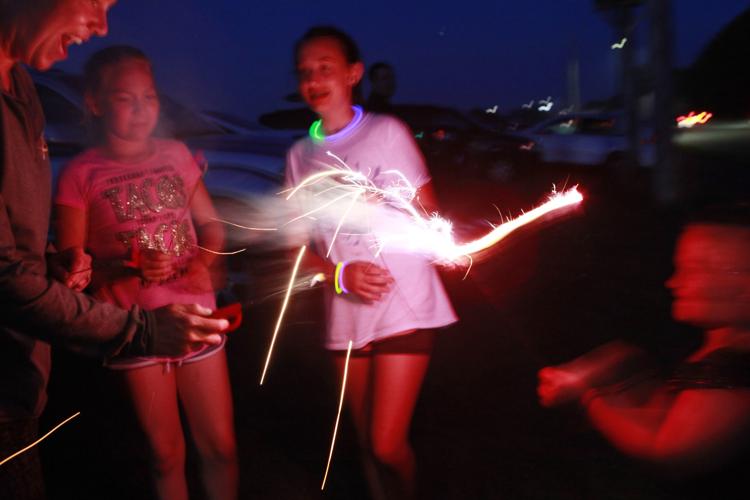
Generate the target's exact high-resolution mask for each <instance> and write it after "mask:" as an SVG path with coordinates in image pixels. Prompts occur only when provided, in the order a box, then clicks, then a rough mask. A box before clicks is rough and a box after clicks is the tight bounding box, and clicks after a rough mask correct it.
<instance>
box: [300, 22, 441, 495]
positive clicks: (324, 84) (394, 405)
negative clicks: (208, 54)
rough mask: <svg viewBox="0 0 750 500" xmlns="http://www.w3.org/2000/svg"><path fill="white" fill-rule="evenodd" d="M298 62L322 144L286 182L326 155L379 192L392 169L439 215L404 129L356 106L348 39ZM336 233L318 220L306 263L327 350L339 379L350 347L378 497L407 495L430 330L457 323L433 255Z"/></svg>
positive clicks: (327, 30) (357, 74)
mask: <svg viewBox="0 0 750 500" xmlns="http://www.w3.org/2000/svg"><path fill="white" fill-rule="evenodd" d="M295 58H296V64H297V68H296V69H297V74H298V77H299V92H300V95H301V96H302V97H303V99H304V100H305V102H307V104H308V105H309V106H310V108H311V109H312V110H313V111H315V112H316V113H317V114H318V115H319V116H320V122H319V123H318V124H317V125H316V127H314V129H317V133H316V134H315V135H316V138H305V139H301V140H300V141H298V142H297V143H295V145H294V146H293V147H292V149H291V150H290V151H289V154H288V156H287V168H286V176H287V183H288V184H289V185H290V186H296V185H299V184H300V183H301V182H302V181H303V180H304V179H305V178H306V177H308V176H309V175H311V174H315V173H316V172H320V171H321V170H322V169H325V168H326V165H327V164H330V163H331V160H330V156H328V152H329V151H330V152H331V153H333V154H335V155H336V156H338V157H339V158H343V159H344V161H346V162H347V165H348V166H349V167H350V168H351V169H352V170H354V171H356V172H358V173H360V174H362V175H365V176H367V177H368V179H369V180H370V181H371V182H372V183H374V184H375V185H377V186H378V187H380V188H385V187H387V186H388V185H389V183H391V182H393V180H394V179H393V178H389V175H390V174H389V171H392V170H393V169H396V170H398V171H399V172H400V173H401V175H403V177H405V178H407V179H408V180H409V181H410V183H411V184H412V185H413V186H416V187H418V188H419V189H418V191H417V199H418V200H419V203H420V207H419V209H420V210H421V209H422V208H424V209H425V210H427V211H432V210H434V207H435V205H436V203H435V198H434V195H433V191H432V187H431V183H430V182H429V181H430V177H429V172H428V171H427V168H426V166H425V165H424V160H423V158H422V155H421V154H420V152H419V150H418V149H417V146H416V144H415V142H414V139H413V137H412V135H411V132H410V131H409V129H408V127H406V126H405V125H404V124H403V123H401V122H400V121H399V120H397V119H396V118H393V117H390V116H385V115H376V114H369V113H363V112H362V110H361V108H359V107H355V106H352V104H353V101H354V99H353V94H354V92H355V88H356V87H357V85H358V83H359V81H360V79H361V78H362V73H363V65H362V62H361V60H360V58H359V51H358V49H357V47H356V44H355V43H354V42H353V41H352V39H351V38H350V37H349V36H348V35H346V34H345V33H342V32H341V31H339V30H338V29H336V28H332V27H316V28H312V29H310V30H309V31H308V32H307V33H306V34H305V35H304V36H303V37H302V38H301V39H300V40H299V41H298V42H297V45H296V47H295ZM321 189H324V188H321ZM333 235H334V229H333V228H330V227H328V226H327V225H326V224H325V222H323V221H320V222H319V223H315V224H314V226H313V228H312V229H311V230H310V235H309V236H310V239H311V240H313V242H314V248H315V249H316V251H318V252H321V254H320V255H313V254H311V253H308V254H307V255H308V256H309V258H308V262H307V264H308V265H310V266H313V267H317V268H318V269H319V270H321V271H323V272H324V273H325V274H326V276H327V278H328V279H327V280H326V283H330V286H328V287H327V290H326V292H327V293H326V310H327V325H326V347H327V348H328V349H330V350H332V351H333V353H334V356H335V361H336V365H337V368H338V371H339V374H340V375H343V371H344V366H345V360H346V349H347V345H348V343H349V341H351V342H352V346H353V349H354V350H353V356H352V358H351V359H350V364H349V372H348V374H349V375H348V381H347V398H348V400H347V402H348V405H349V408H350V410H351V412H352V416H353V418H354V424H355V427H356V429H357V431H358V434H359V436H360V441H361V444H362V447H363V449H364V450H366V451H367V452H368V453H367V455H366V456H367V458H368V464H372V463H373V462H371V461H370V460H369V459H370V458H372V459H374V463H375V464H377V465H378V467H366V470H367V471H368V472H370V471H376V470H380V471H383V472H385V473H384V474H382V475H377V474H368V479H369V480H370V485H371V488H373V496H374V497H376V498H380V495H378V494H377V493H376V492H377V491H378V490H381V489H382V488H383V487H385V488H386V489H387V497H388V498H411V497H412V496H413V493H414V489H415V458H414V453H413V451H412V448H411V446H410V444H409V440H408V434H409V426H410V423H411V418H412V414H413V411H414V407H415V404H416V401H417V397H418V395H419V391H420V388H421V385H422V381H423V379H424V376H425V373H426V370H427V366H428V363H429V359H430V353H431V348H432V343H433V336H434V335H433V331H434V329H435V328H438V327H442V326H446V325H448V324H451V323H453V322H455V321H456V316H455V313H454V312H453V308H452V307H451V304H450V300H449V299H448V297H447V295H446V293H445V290H444V289H443V286H442V283H441V282H440V278H439V276H438V274H437V272H436V270H435V268H434V266H433V265H432V263H431V262H430V259H429V258H427V257H425V256H419V255H413V254H409V253H404V252H401V253H399V252H395V251H390V250H389V249H387V248H386V249H384V250H383V251H382V252H376V251H375V249H373V248H372V245H371V244H370V243H371V241H369V240H368V239H367V235H366V234H364V235H359V234H340V235H338V236H339V237H336V238H334V237H333ZM334 240H335V241H334ZM326 249H328V252H326ZM326 254H327V257H326V258H323V257H322V255H326ZM334 289H335V291H336V292H337V293H334ZM342 292H343V293H342ZM368 464H366V465H368Z"/></svg>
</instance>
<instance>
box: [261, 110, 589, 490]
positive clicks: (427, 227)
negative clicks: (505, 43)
mask: <svg viewBox="0 0 750 500" xmlns="http://www.w3.org/2000/svg"><path fill="white" fill-rule="evenodd" d="M548 100H549V101H551V98H548ZM549 104H551V102H549ZM327 155H328V156H330V157H332V158H334V159H335V160H337V161H338V163H339V166H335V165H328V168H326V169H325V170H322V171H320V172H316V173H314V174H311V175H309V176H308V177H306V178H304V179H303V180H302V181H301V182H299V183H298V184H297V186H296V187H294V188H292V189H289V190H287V191H286V200H287V201H288V200H290V199H292V198H293V197H295V196H297V195H299V194H300V193H301V192H303V191H307V190H309V189H311V188H316V190H317V192H316V193H315V194H314V196H312V198H311V199H313V200H315V203H316V204H315V205H314V206H312V207H309V206H308V207H305V208H304V209H303V214H302V215H299V216H296V217H294V218H292V219H291V220H289V221H288V222H287V223H285V224H284V225H288V224H290V223H292V222H295V221H300V220H302V219H312V218H316V219H317V218H322V219H326V218H328V217H331V218H336V219H337V221H336V224H335V230H334V232H333V237H332V239H331V242H330V244H329V247H328V251H327V253H326V256H328V255H330V253H331V249H332V247H333V243H334V242H335V240H336V237H337V236H338V235H339V233H340V232H341V230H342V228H344V227H345V224H346V222H347V219H349V218H350V216H351V213H352V211H353V210H354V208H355V206H357V203H358V202H360V203H359V205H363V206H367V207H373V206H374V207H375V208H376V209H380V210H382V211H381V212H378V213H377V214H376V215H377V216H376V217H374V218H372V219H374V220H375V221H376V223H375V224H373V225H372V227H369V228H368V229H367V230H366V231H363V232H361V233H357V232H354V233H352V234H361V235H366V236H370V237H372V238H373V240H374V241H375V246H376V250H377V251H376V255H379V254H380V253H381V252H382V251H383V250H384V249H385V248H386V247H387V248H388V249H389V250H397V251H407V252H412V253H420V254H427V255H431V256H432V258H433V259H434V260H435V262H436V263H439V264H443V265H450V264H455V263H456V262H457V261H458V260H459V259H461V258H465V257H468V260H469V261H471V260H472V256H473V255H475V254H477V253H479V252H481V251H483V250H486V249H488V248H490V247H492V246H493V245H496V244H497V243H498V242H500V241H501V240H503V239H504V238H506V237H507V236H508V235H509V234H511V233H512V232H513V231H515V230H516V229H518V228H520V227H523V226H525V225H527V224H529V223H531V222H533V221H535V220H537V219H539V218H540V217H542V216H544V215H546V214H548V213H550V212H554V211H557V210H560V209H562V208H565V207H569V206H572V205H575V204H577V203H579V202H581V201H582V200H583V196H582V195H581V193H580V192H579V191H578V189H577V186H575V187H573V188H571V189H568V190H567V191H564V192H562V193H558V192H556V191H555V190H553V192H552V194H550V195H549V197H548V199H547V201H545V202H544V203H543V204H541V205H540V206H538V207H536V208H534V209H532V210H530V211H528V212H525V213H522V214H521V215H519V216H518V217H516V218H514V219H510V220H507V221H505V222H504V223H502V224H499V225H497V226H495V227H493V229H492V230H491V231H489V232H488V233H487V234H485V235H484V236H482V237H480V238H477V239H475V240H473V241H468V242H465V243H457V242H456V241H455V239H454V237H453V234H452V224H451V223H450V221H448V220H446V219H443V218H441V217H440V216H439V215H437V214H432V215H429V216H426V215H423V214H421V213H420V212H419V211H417V209H416V208H415V207H414V203H413V202H414V199H415V197H416V194H417V188H415V187H414V186H413V185H412V184H411V183H410V182H409V180H408V179H407V178H406V176H404V175H403V174H402V173H401V172H399V171H397V170H389V171H385V172H381V175H384V176H391V177H392V178H393V179H394V182H392V183H390V184H387V185H386V186H385V187H379V186H378V185H376V184H375V183H374V181H373V180H372V179H370V178H369V177H368V176H367V175H365V174H363V173H361V172H357V171H354V170H352V169H351V168H349V167H348V165H346V163H345V162H344V161H343V160H341V158H339V157H338V156H336V155H335V154H333V153H331V152H330V151H327ZM325 195H328V197H326V196H325ZM360 200H363V201H360ZM368 201H375V202H376V203H369V202H368ZM342 202H348V204H347V206H346V209H345V210H344V211H343V214H341V213H339V211H338V210H337V208H338V207H337V205H338V204H340V203H342ZM303 206H304V204H303ZM358 208H361V207H358ZM358 215H360V214H358ZM352 218H353V219H355V220H358V219H359V218H358V217H352ZM381 219H382V220H381ZM394 228H395V230H394ZM347 230H348V228H347ZM304 252H305V246H302V247H301V248H300V251H299V254H298V255H297V260H296V262H295V264H294V268H293V270H292V274H291V278H290V280H289V285H288V287H287V290H286V294H285V297H284V301H283V304H282V307H281V311H280V312H279V317H278V319H277V322H276V327H275V329H274V332H273V335H272V339H271V343H270V346H269V350H268V354H267V356H266V362H265V366H264V368H263V374H262V375H261V380H260V385H263V382H264V380H265V376H266V372H267V370H268V366H269V364H270V361H271V356H272V353H273V348H274V345H275V342H276V338H277V336H278V332H279V330H280V328H281V323H282V320H283V316H284V313H285V311H286V308H287V305H288V303H289V299H290V296H291V294H292V291H293V290H294V289H295V286H296V285H295V279H296V276H297V272H298V269H299V265H300V262H301V260H302V256H303V254H304ZM325 280H326V278H325V275H322V274H316V275H315V276H314V277H313V279H312V280H311V281H310V282H309V286H314V285H315V284H316V283H320V282H324V281H325ZM351 350H352V341H351V340H350V341H349V345H348V348H347V354H346V363H345V365H344V374H343V380H342V383H341V395H340V398H339V406H338V412H337V415H336V421H335V424H334V429H333V436H332V438H331V447H330V450H329V453H328V462H327V465H326V469H325V473H324V476H323V482H322V484H321V490H323V489H324V488H325V485H326V481H327V478H328V473H329V471H330V467H331V460H332V458H333V451H334V447H335V443H336V435H337V432H338V426H339V421H340V417H341V410H342V407H343V403H344V396H345V392H346V380H347V375H348V370H349V359H350V356H351Z"/></svg>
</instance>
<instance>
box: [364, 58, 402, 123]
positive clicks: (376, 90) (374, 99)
mask: <svg viewBox="0 0 750 500" xmlns="http://www.w3.org/2000/svg"><path fill="white" fill-rule="evenodd" d="M368 78H369V79H370V96H369V97H368V98H367V103H366V105H365V107H366V108H367V110H368V111H372V112H374V113H389V112H390V111H391V107H392V106H391V98H392V97H393V95H394V94H395V93H396V72H395V71H393V66H391V65H390V64H388V63H385V62H376V63H375V64H373V65H372V66H370V71H369V72H368Z"/></svg>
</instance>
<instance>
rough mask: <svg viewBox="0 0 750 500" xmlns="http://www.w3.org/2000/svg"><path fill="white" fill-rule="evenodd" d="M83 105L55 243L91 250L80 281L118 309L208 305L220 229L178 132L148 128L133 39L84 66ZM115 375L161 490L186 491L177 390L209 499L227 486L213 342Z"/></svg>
mask: <svg viewBox="0 0 750 500" xmlns="http://www.w3.org/2000/svg"><path fill="white" fill-rule="evenodd" d="M85 83H86V91H85V99H86V106H87V108H88V110H89V111H90V113H91V115H92V117H93V119H94V122H95V125H96V128H97V129H98V130H96V132H97V133H98V135H99V139H100V144H99V145H98V146H96V147H94V148H91V149H89V150H87V151H85V152H84V153H82V154H81V155H79V156H78V157H76V158H75V159H74V160H73V161H72V162H71V163H70V164H69V165H67V166H66V167H65V169H64V170H63V171H62V173H61V174H60V179H59V181H58V188H57V194H56V196H55V210H56V213H57V221H56V233H57V241H58V245H59V247H60V249H61V250H65V249H67V248H71V247H73V248H75V247H82V248H85V249H86V251H87V252H88V253H90V254H91V256H92V258H93V273H92V277H91V284H90V286H89V288H90V290H92V292H93V293H94V294H95V295H97V296H98V297H100V298H102V299H103V300H107V301H110V302H112V303H115V304H117V305H119V306H121V307H123V308H130V307H132V306H133V305H138V306H140V307H142V308H144V309H156V308H158V307H161V306H164V305H168V304H175V303H180V304H200V305H202V306H204V307H208V308H211V309H213V308H215V306H216V304H215V299H214V287H213V285H212V279H211V278H212V273H211V272H210V269H211V268H212V267H216V264H217V263H216V262H214V259H215V256H216V254H214V253H211V252H210V251H203V250H201V249H200V248H199V245H200V247H202V248H208V249H216V250H220V249H221V246H222V244H223V238H224V234H223V229H222V227H221V225H220V224H219V223H217V222H215V221H213V219H212V218H213V217H215V212H214V209H213V207H212V204H211V201H210V198H209V196H208V193H207V191H206V188H205V186H204V185H203V182H202V180H201V170H200V168H199V167H198V165H197V164H196V162H195V160H194V158H193V156H192V155H191V154H190V152H189V151H188V149H187V147H186V146H185V145H184V144H182V143H181V142H177V141H172V140H164V139H157V138H154V137H152V132H153V131H154V128H155V127H156V124H157V121H158V118H159V97H158V94H157V91H156V88H155V84H154V78H153V73H152V69H151V63H150V61H149V60H148V58H147V57H146V56H145V55H144V54H143V53H142V52H141V51H140V50H138V49H135V48H132V47H126V46H116V47H110V48H107V49H104V50H101V51H99V52H97V53H96V54H94V55H93V56H92V57H91V59H90V60H89V62H88V63H87V65H86V82H85ZM109 366H110V368H113V369H117V370H119V371H120V373H121V374H122V377H123V378H124V381H125V385H126V387H127V388H128V392H129V395H130V397H131V399H132V401H133V405H134V406H135V410H136V414H137V416H138V419H139V422H140V424H141V426H142V427H143V429H144V431H145V433H146V436H147V438H148V441H149V443H150V445H151V451H152V459H153V461H154V467H153V469H152V470H153V474H154V480H155V482H156V489H157V491H158V494H159V497H160V498H162V499H165V500H166V499H170V500H173V499H187V483H186V480H185V471H184V462H185V441H184V437H183V433H182V426H181V423H180V412H179V407H178V400H179V402H181V403H182V406H183V408H184V411H185V415H186V416H187V420H188V423H189V425H190V430H191V434H192V436H193V438H194V440H195V443H196V445H197V448H198V451H199V453H200V455H201V463H202V476H203V481H204V484H205V487H206V490H207V491H208V492H209V494H210V496H211V498H214V499H219V498H221V499H234V498H236V495H237V460H236V451H235V436H234V422H233V409H232V398H231V390H230V385H229V375H228V370H227V363H226V357H225V353H224V349H223V345H221V346H218V347H217V346H212V347H209V348H203V349H196V351H194V352H192V353H190V354H189V355H187V356H185V357H183V358H180V359H165V358H136V359H121V360H117V361H114V362H112V363H110V365H109Z"/></svg>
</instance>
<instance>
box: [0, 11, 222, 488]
mask: <svg viewBox="0 0 750 500" xmlns="http://www.w3.org/2000/svg"><path fill="white" fill-rule="evenodd" d="M114 3H115V1H114V0H24V1H16V0H0V85H2V87H1V89H0V90H1V93H0V94H1V99H0V139H1V140H2V144H3V145H2V154H1V155H0V294H1V295H2V301H0V308H1V312H2V315H1V316H2V320H1V323H0V457H2V458H5V457H7V456H10V455H11V454H12V453H14V452H16V451H18V450H20V449H21V448H23V447H25V446H27V445H29V444H30V443H31V442H33V441H34V440H35V439H36V436H37V419H38V417H39V415H40V414H41V412H42V410H43V409H44V406H45V403H46V388H47V380H48V378H49V372H50V345H49V343H48V342H52V343H55V344H59V345H63V346H66V347H67V348H70V349H74V350H77V351H79V352H83V353H87V354H90V355H94V356H102V357H114V356H116V355H143V354H166V355H180V354H184V353H187V352H190V351H191V350H192V349H193V348H194V347H196V346H200V345H203V344H218V343H220V342H221V341H222V335H221V334H220V332H221V331H222V330H224V329H226V328H227V327H228V322H227V321H226V320H223V319H222V320H218V319H210V318H207V317H205V316H208V315H210V314H211V310H210V309H207V308H204V307H200V306H197V305H176V306H174V305H173V306H167V307H163V308H160V309H158V310H155V311H149V312H146V311H144V310H143V309H141V308H139V307H137V306H134V307H133V308H131V309H130V310H129V311H128V310H124V309H121V308H118V307H115V306H113V305H111V304H106V303H102V302H99V301H97V300H95V299H93V298H91V297H89V296H87V295H84V294H82V293H79V292H77V291H75V290H73V289H71V288H68V287H67V286H66V285H69V286H71V287H74V288H78V289H80V288H81V286H82V284H83V283H84V282H85V281H86V280H85V279H81V278H80V276H81V275H85V274H86V273H87V272H88V271H87V268H88V267H89V262H88V261H87V258H86V256H85V254H84V252H83V249H81V248H71V249H70V250H68V251H67V252H61V253H58V254H52V255H50V256H49V262H48V255H47V254H46V249H47V232H48V229H49V214H50V205H51V199H50V198H51V186H50V184H51V171H50V164H49V158H48V149H47V145H46V143H45V141H44V116H43V112H42V108H41V105H40V102H39V98H38V97H37V94H36V90H35V89H34V84H33V82H32V81H31V78H30V77H29V75H28V73H27V72H26V70H25V69H24V68H23V66H22V65H24V64H25V65H28V66H31V67H33V68H35V69H38V70H46V69H49V68H50V67H51V66H52V65H53V64H54V63H55V62H57V61H61V60H63V59H65V58H66V57H67V54H68V47H69V46H70V45H71V44H74V43H75V44H79V43H83V42H86V41H88V39H89V38H91V37H92V36H95V35H96V36H104V35H105V34H106V33H107V11H108V10H109V8H110V7H112V5H113V4H114ZM52 274H54V275H55V276H57V277H59V278H60V279H61V280H62V281H63V282H60V281H58V280H56V279H54V278H53V277H52V276H51V275H52ZM0 498H13V499H40V498H44V482H43V478H42V473H41V466H40V463H39V456H38V453H37V448H32V449H31V450H29V451H27V452H25V453H23V454H21V455H19V456H18V457H16V458H14V459H13V460H10V461H9V462H7V463H5V464H4V465H3V466H2V467H0Z"/></svg>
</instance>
